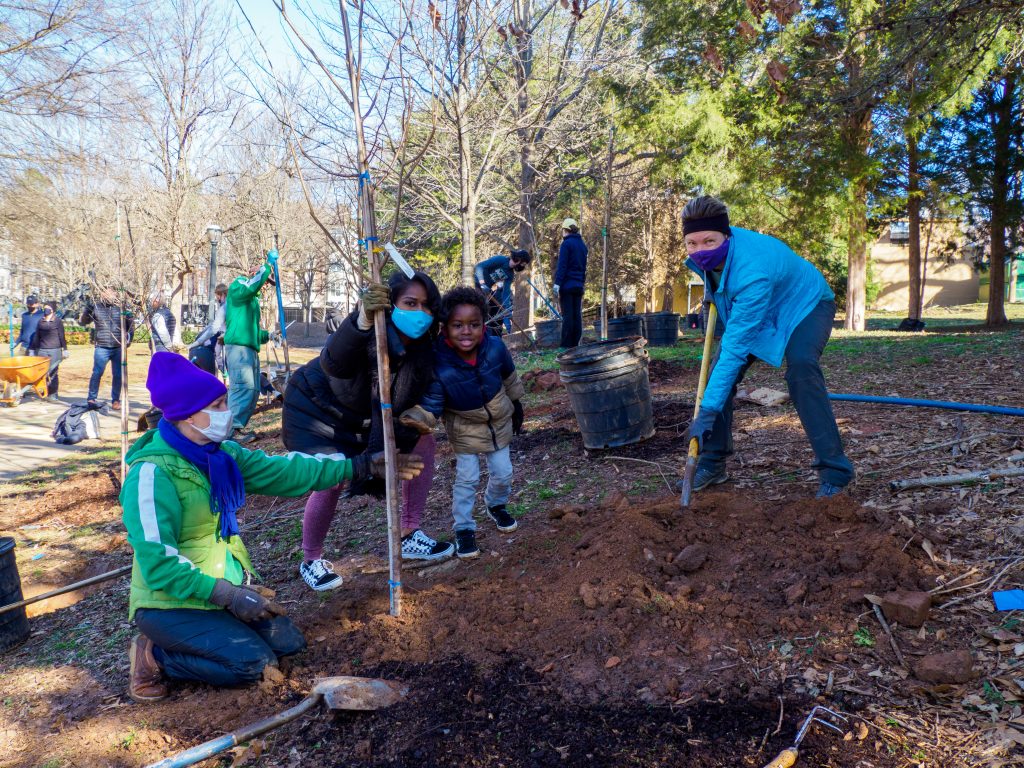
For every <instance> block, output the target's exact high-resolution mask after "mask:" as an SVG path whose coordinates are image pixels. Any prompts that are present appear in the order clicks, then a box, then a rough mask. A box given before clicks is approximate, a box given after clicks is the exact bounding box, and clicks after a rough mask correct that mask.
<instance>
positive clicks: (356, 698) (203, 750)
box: [146, 677, 409, 768]
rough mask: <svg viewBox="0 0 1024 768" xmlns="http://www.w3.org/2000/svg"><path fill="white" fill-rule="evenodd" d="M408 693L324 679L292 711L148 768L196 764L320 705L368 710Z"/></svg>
mask: <svg viewBox="0 0 1024 768" xmlns="http://www.w3.org/2000/svg"><path fill="white" fill-rule="evenodd" d="M408 693H409V689H408V687H406V686H404V685H402V684H401V683H397V682H394V681H391V680H381V679H380V678H370V677H325V678H323V679H322V680H320V681H318V682H317V683H316V685H314V686H313V690H312V691H310V694H309V696H307V697H306V698H304V699H303V700H302V701H300V702H299V703H298V704H296V705H295V706H294V707H292V708H291V709H286V710H285V711H284V712H278V713H277V714H276V715H271V716H270V717H268V718H265V719H263V720H260V721H259V722H258V723H253V724H252V725H247V726H245V727H244V728H239V729H238V730H237V731H232V732H231V733H228V734H225V735H224V736H221V737H219V738H216V739H212V740H211V741H208V742H206V743H205V744H200V745H199V746H197V747H192V749H187V750H185V751H184V752H179V753H178V754H177V755H173V756H172V757H166V758H164V759H163V760H160V761H159V762H156V763H150V764H149V765H148V766H146V768H182V766H186V765H195V764H196V763H198V762H201V761H203V760H206V759H208V758H210V757H213V756H214V755H216V754H219V753H221V752H223V751H224V750H226V749H231V748H232V747H234V746H237V745H239V744H243V743H245V742H247V741H250V740H252V739H254V738H256V737H257V736H259V735H261V734H264V733H266V732H267V731H272V730H274V729H275V728H279V727H280V726H282V725H284V724H285V723H290V722H291V721H292V720H296V719H297V718H299V717H301V716H302V715H304V714H306V712H308V711H309V710H311V709H313V708H314V707H316V706H317V705H318V704H319V703H320V702H323V703H324V704H326V705H327V707H328V709H349V710H360V711H368V710H374V709H383V708H385V707H390V706H391V705H392V704H396V703H397V702H399V701H401V700H402V699H403V698H405V696H406V695H407V694H408Z"/></svg>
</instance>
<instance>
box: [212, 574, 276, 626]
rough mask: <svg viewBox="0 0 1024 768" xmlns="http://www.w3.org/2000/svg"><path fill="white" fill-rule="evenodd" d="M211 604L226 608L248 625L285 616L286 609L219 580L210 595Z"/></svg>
mask: <svg viewBox="0 0 1024 768" xmlns="http://www.w3.org/2000/svg"><path fill="white" fill-rule="evenodd" d="M210 602H211V603H213V604H214V605H219V606H220V607H221V608H226V609H227V610H228V612H229V613H231V614H232V615H233V616H234V617H235V618H237V619H239V620H240V621H244V622H246V623H247V624H248V623H249V622H251V621H260V620H262V619H271V618H273V617H274V616H284V615H285V609H284V608H283V607H281V606H280V605H278V604H277V603H275V602H274V601H273V600H270V599H268V598H266V597H264V596H263V595H261V594H259V592H256V591H255V590H252V589H247V588H246V587H236V586H235V585H234V584H232V583H231V582H230V581H228V580H227V579H217V584H216V585H215V586H214V588H213V592H212V593H211V594H210Z"/></svg>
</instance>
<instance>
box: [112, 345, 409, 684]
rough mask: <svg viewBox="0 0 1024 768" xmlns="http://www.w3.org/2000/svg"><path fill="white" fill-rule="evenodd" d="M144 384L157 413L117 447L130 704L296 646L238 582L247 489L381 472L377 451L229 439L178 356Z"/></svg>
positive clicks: (257, 595) (405, 474)
mask: <svg viewBox="0 0 1024 768" xmlns="http://www.w3.org/2000/svg"><path fill="white" fill-rule="evenodd" d="M146 387H147V389H149V392H150V396H151V399H152V402H153V405H154V406H155V407H156V408H159V409H160V410H161V411H163V418H162V419H161V420H160V423H159V425H158V427H157V428H156V429H152V430H150V431H148V432H147V433H146V434H144V435H143V436H142V437H141V438H139V439H138V440H137V441H136V442H135V444H134V445H133V446H132V449H131V450H130V451H129V452H128V456H127V463H128V467H129V470H128V476H127V477H126V478H125V482H124V487H123V488H122V490H121V507H122V509H123V516H122V519H123V520H124V524H125V527H126V528H127V529H128V543H129V544H130V545H131V547H132V549H133V550H134V553H135V554H134V560H133V564H132V566H133V567H132V583H131V591H130V596H129V603H128V610H129V619H131V620H134V622H135V625H136V627H137V628H138V630H139V632H140V634H138V635H136V636H135V637H134V638H133V639H132V642H131V646H130V649H129V662H130V670H131V671H130V681H129V696H131V698H132V699H134V700H135V701H140V702H146V701H157V700H159V699H162V698H164V697H165V696H166V695H167V692H168V687H167V681H168V680H193V681H199V682H206V683H210V684H212V685H216V686H233V685H241V684H244V683H249V682H254V681H256V680H259V679H260V677H261V676H262V674H263V669H264V667H266V666H267V665H268V664H269V665H276V664H277V660H278V658H279V657H281V656H287V655H289V654H292V653H297V652H299V651H301V650H302V649H304V648H305V647H306V642H305V639H304V638H303V636H302V632H301V631H300V630H299V629H298V628H297V627H296V626H295V625H294V624H293V623H292V622H291V620H290V619H288V617H287V616H285V611H284V609H283V608H282V607H281V606H280V605H278V604H277V603H275V602H274V601H273V596H274V595H273V592H272V591H271V590H269V589H266V588H264V587H260V586H257V585H250V584H249V583H248V582H249V581H250V576H251V575H252V574H253V573H254V569H253V566H252V563H251V561H250V559H249V553H248V551H247V550H246V548H245V544H243V543H242V539H241V537H240V535H239V526H238V517H237V513H238V511H239V510H240V509H241V508H242V506H243V505H244V504H245V498H246V494H247V493H259V494H267V495H276V496H301V495H302V494H304V493H307V492H308V491H312V490H323V489H326V488H331V487H333V486H336V485H337V484H338V483H340V482H343V481H345V480H359V479H365V478H367V477H369V476H371V475H374V476H377V477H380V476H382V475H383V473H384V454H383V452H381V453H377V454H374V455H372V456H370V455H367V454H363V455H360V456H356V457H355V458H354V459H346V458H345V457H344V456H343V455H342V454H332V455H323V454H319V455H316V456H310V455H307V454H301V453H290V454H287V455H285V456H267V455H266V454H264V453H263V452H262V451H250V450H247V449H246V448H242V447H241V446H239V445H238V444H237V443H234V442H231V441H230V440H229V439H228V438H230V436H231V432H232V414H231V411H230V410H228V407H227V390H226V389H225V387H224V385H223V384H222V383H221V381H220V380H219V379H218V378H217V377H216V376H211V375H210V374H209V373H207V372H206V371H203V370H201V369H199V368H197V367H196V366H194V365H192V364H191V363H190V362H189V361H188V360H186V359H185V358H184V357H182V356H181V355H176V354H174V353H171V352H157V353H156V354H155V355H153V358H152V361H151V362H150V366H149V374H148V377H147V380H146ZM422 469H423V461H422V460H421V459H420V458H419V457H418V456H415V455H411V454H410V455H407V456H400V457H399V465H398V476H399V477H400V478H402V479H412V478H414V477H416V476H417V475H419V473H420V472H421V471H422Z"/></svg>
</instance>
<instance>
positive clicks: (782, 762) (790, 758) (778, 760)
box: [764, 747, 799, 768]
mask: <svg viewBox="0 0 1024 768" xmlns="http://www.w3.org/2000/svg"><path fill="white" fill-rule="evenodd" d="M798 754H799V753H798V752H797V751H796V750H795V749H793V748H792V747H790V748H789V749H784V750H782V751H781V752H779V754H778V755H776V756H775V759H774V760H772V761H771V762H770V763H768V765H766V766H765V767H764V768H792V767H793V766H794V765H796V758H797V755H798Z"/></svg>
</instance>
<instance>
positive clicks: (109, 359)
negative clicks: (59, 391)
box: [78, 288, 135, 411]
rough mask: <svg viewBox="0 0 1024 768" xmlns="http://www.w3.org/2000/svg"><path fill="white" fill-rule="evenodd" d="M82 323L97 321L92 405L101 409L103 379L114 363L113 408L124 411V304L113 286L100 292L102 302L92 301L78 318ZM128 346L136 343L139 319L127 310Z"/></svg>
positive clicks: (126, 331) (91, 394)
mask: <svg viewBox="0 0 1024 768" xmlns="http://www.w3.org/2000/svg"><path fill="white" fill-rule="evenodd" d="M78 322H79V324H80V325H89V324H90V323H94V324H95V326H96V327H95V329H94V330H93V344H94V345H95V349H94V350H93V355H92V376H90V377H89V394H88V396H87V399H88V401H89V405H91V406H93V407H95V408H98V407H99V403H98V402H97V401H96V398H97V397H99V393H100V381H101V380H102V379H103V371H105V370H106V368H107V363H110V364H111V366H112V370H111V378H112V379H113V381H112V383H111V388H110V392H111V395H110V407H111V408H113V409H114V410H115V411H119V410H121V307H120V306H118V303H117V294H116V293H114V292H113V291H112V290H110V289H109V288H104V289H103V290H102V291H100V298H99V301H97V302H95V303H92V304H88V305H86V307H85V311H84V312H83V313H82V316H81V317H79V318H78ZM124 330H125V336H126V338H125V346H126V347H127V346H128V345H130V344H131V343H132V337H133V336H134V334H135V318H134V317H132V316H131V315H130V314H128V313H126V314H125V318H124Z"/></svg>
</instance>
